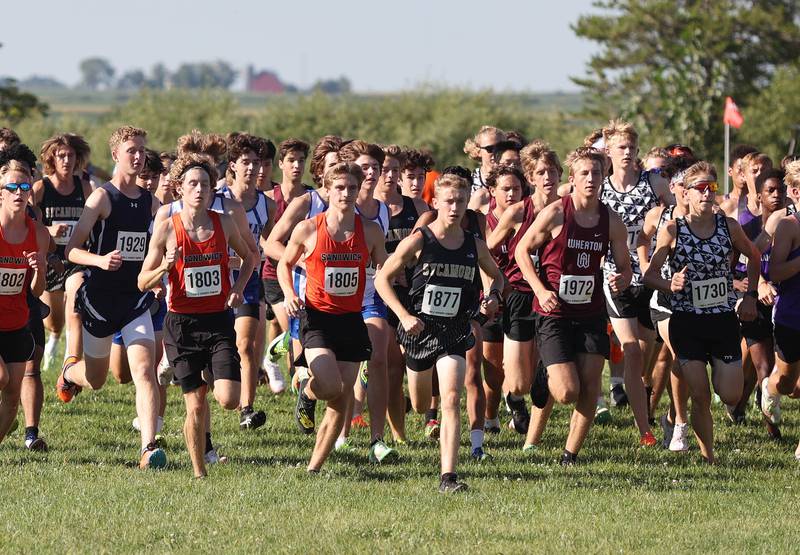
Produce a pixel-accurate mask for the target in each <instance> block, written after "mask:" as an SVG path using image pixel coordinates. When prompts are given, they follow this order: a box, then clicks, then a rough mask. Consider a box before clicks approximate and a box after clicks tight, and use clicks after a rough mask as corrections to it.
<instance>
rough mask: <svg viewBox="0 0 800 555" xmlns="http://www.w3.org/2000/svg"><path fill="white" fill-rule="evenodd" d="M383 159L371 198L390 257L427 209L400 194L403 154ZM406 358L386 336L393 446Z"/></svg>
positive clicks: (404, 290) (400, 431)
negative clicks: (384, 223) (384, 226)
mask: <svg viewBox="0 0 800 555" xmlns="http://www.w3.org/2000/svg"><path fill="white" fill-rule="evenodd" d="M383 153H384V159H383V166H382V168H381V177H380V179H378V185H377V186H376V187H375V193H374V197H375V199H376V200H378V201H380V202H382V203H384V204H385V205H386V206H387V207H388V209H389V230H388V232H387V234H386V252H387V254H390V255H391V254H392V253H393V252H394V251H395V250H396V249H397V245H399V244H400V241H402V240H403V239H405V238H406V237H408V236H409V235H411V232H412V231H413V229H414V224H416V222H417V219H419V216H420V215H421V214H423V213H424V212H427V211H428V210H430V207H429V206H428V205H427V204H425V202H424V201H422V200H421V199H418V198H411V197H407V196H405V195H403V194H401V192H400V168H402V167H403V163H404V161H405V153H404V151H403V149H402V148H400V147H399V146H397V145H388V146H385V147H383ZM409 278H410V276H409V275H408V273H407V272H404V273H401V274H399V275H398V276H397V279H396V282H395V284H394V290H395V293H396V294H397V296H398V298H399V299H400V300H401V302H403V304H404V305H406V303H407V301H408V281H409ZM388 321H389V327H390V328H391V329H392V330H395V329H397V325H398V324H399V323H400V321H399V320H398V318H397V315H396V314H395V313H394V312H392V311H391V310H389V311H388ZM405 370H406V364H405V357H404V355H403V353H402V351H401V349H400V345H399V344H398V343H397V336H396V334H395V333H390V334H389V346H388V354H387V371H388V378H389V380H388V393H389V403H388V413H387V417H388V421H389V427H390V428H391V430H392V436H393V438H394V441H395V443H398V444H401V445H402V444H405V443H406V429H405V421H406V418H405V417H406V406H407V405H406V396H405V394H404V393H403V377H404V376H405Z"/></svg>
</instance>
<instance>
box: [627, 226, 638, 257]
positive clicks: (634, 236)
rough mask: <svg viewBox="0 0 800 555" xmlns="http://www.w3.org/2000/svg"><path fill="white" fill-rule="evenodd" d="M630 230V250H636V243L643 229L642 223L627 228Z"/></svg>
mask: <svg viewBox="0 0 800 555" xmlns="http://www.w3.org/2000/svg"><path fill="white" fill-rule="evenodd" d="M626 229H627V230H628V250H629V251H634V250H636V244H637V243H638V241H639V233H640V232H641V231H642V226H641V225H633V226H630V227H627V228H626Z"/></svg>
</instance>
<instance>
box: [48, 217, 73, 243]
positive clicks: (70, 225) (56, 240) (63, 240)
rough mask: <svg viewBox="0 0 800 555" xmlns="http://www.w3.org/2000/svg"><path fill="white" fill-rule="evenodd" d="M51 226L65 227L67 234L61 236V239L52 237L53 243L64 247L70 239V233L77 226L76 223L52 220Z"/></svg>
mask: <svg viewBox="0 0 800 555" xmlns="http://www.w3.org/2000/svg"><path fill="white" fill-rule="evenodd" d="M51 225H65V226H67V232H66V233H65V234H64V235H63V237H53V242H54V243H55V244H56V245H66V244H67V243H69V239H70V237H72V233H73V232H74V231H75V226H77V225H78V222H75V221H57V220H53V223H52V224H51Z"/></svg>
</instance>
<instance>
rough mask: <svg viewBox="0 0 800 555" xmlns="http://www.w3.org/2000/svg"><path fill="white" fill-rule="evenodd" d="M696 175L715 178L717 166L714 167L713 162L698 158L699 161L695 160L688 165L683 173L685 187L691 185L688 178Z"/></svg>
mask: <svg viewBox="0 0 800 555" xmlns="http://www.w3.org/2000/svg"><path fill="white" fill-rule="evenodd" d="M697 175H710V176H711V177H713V178H714V179H716V178H717V168H715V167H714V164H712V163H710V162H706V161H705V160H700V161H699V162H695V163H694V164H692V165H691V166H689V167H688V168H687V169H686V171H685V172H684V174H683V183H684V185H685V186H687V187H689V186H691V184H690V183H689V180H690V179H691V178H693V177H695V176H697Z"/></svg>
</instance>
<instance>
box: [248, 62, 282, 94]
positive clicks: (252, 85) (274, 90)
mask: <svg viewBox="0 0 800 555" xmlns="http://www.w3.org/2000/svg"><path fill="white" fill-rule="evenodd" d="M245 90H247V91H249V92H260V93H268V94H281V93H283V92H285V91H286V87H284V86H283V83H281V80H280V79H278V76H277V75H275V74H274V73H272V72H271V71H266V70H265V71H259V72H258V73H256V72H255V71H253V66H247V82H246V83H245Z"/></svg>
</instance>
